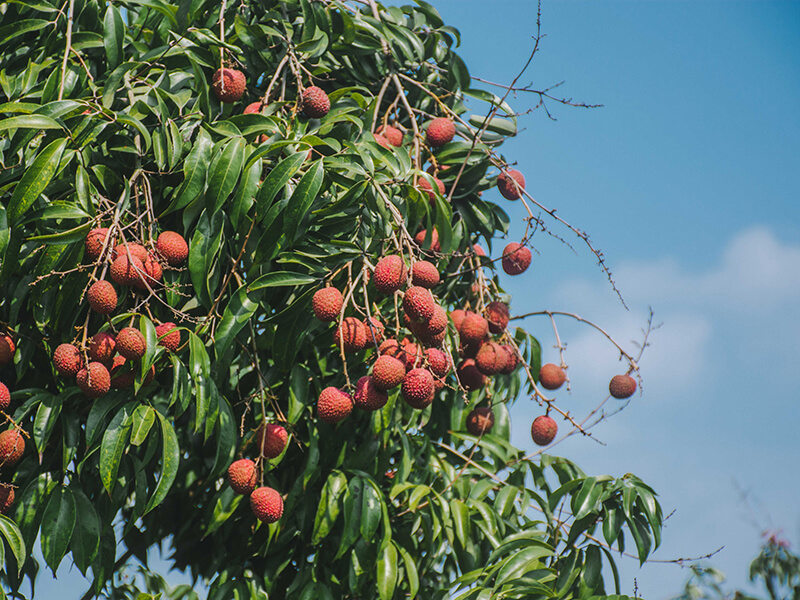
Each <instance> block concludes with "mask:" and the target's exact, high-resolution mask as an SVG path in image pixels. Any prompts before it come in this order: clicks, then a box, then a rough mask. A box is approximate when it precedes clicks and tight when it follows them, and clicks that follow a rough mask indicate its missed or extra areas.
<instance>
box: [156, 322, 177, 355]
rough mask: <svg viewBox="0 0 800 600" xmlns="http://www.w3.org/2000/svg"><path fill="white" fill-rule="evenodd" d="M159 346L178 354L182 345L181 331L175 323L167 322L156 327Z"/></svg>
mask: <svg viewBox="0 0 800 600" xmlns="http://www.w3.org/2000/svg"><path fill="white" fill-rule="evenodd" d="M156 335H157V336H158V345H159V346H162V347H163V348H166V349H167V350H169V351H170V352H177V351H178V348H179V347H180V345H181V330H180V329H178V326H177V325H175V323H171V322H169V321H168V322H166V323H161V324H160V325H156Z"/></svg>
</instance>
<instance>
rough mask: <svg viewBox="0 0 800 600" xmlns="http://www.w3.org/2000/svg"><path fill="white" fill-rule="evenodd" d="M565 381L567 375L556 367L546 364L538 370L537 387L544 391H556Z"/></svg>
mask: <svg viewBox="0 0 800 600" xmlns="http://www.w3.org/2000/svg"><path fill="white" fill-rule="evenodd" d="M566 380H567V374H566V373H565V372H564V369H562V368H561V367H559V366H558V365H554V364H553V363H547V364H546V365H542V368H541V369H539V385H541V386H542V387H543V388H544V389H546V390H557V389H558V388H560V387H561V386H562V385H564V382H565V381H566Z"/></svg>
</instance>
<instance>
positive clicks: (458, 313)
mask: <svg viewBox="0 0 800 600" xmlns="http://www.w3.org/2000/svg"><path fill="white" fill-rule="evenodd" d="M466 316H467V313H466V311H464V310H462V309H460V308H456V309H455V310H451V311H450V320H451V321H452V322H453V326H454V327H455V328H456V331H460V330H461V323H463V322H464V317H466Z"/></svg>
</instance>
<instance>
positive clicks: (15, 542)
mask: <svg viewBox="0 0 800 600" xmlns="http://www.w3.org/2000/svg"><path fill="white" fill-rule="evenodd" d="M0 534H2V535H3V537H4V538H5V540H6V543H7V544H8V547H9V548H11V552H12V553H13V554H14V558H15V559H16V560H17V571H18V573H21V572H22V567H23V565H24V564H25V559H26V558H27V554H28V552H27V549H26V548H25V540H23V539H22V533H20V530H19V527H17V524H16V523H14V521H12V520H11V519H9V518H8V517H7V516H5V515H0Z"/></svg>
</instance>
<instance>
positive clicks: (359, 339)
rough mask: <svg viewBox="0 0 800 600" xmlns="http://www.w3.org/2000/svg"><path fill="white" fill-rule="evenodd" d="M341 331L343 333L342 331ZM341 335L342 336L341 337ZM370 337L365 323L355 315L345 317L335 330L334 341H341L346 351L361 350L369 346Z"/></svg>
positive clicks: (337, 345) (335, 342) (337, 344)
mask: <svg viewBox="0 0 800 600" xmlns="http://www.w3.org/2000/svg"><path fill="white" fill-rule="evenodd" d="M340 331H341V333H340ZM340 336H341V337H340ZM368 340H369V337H368V331H367V328H366V327H365V326H364V323H362V322H361V321H359V320H358V319H356V318H355V317H345V318H344V320H343V321H342V322H341V324H340V325H339V327H337V328H336V330H335V331H334V332H333V343H334V344H336V347H337V348H338V347H339V344H340V343H341V344H342V346H343V347H344V351H345V352H359V351H360V350H363V349H364V348H366V347H367V343H368Z"/></svg>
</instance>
